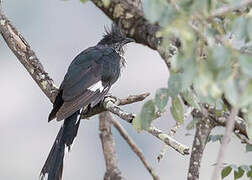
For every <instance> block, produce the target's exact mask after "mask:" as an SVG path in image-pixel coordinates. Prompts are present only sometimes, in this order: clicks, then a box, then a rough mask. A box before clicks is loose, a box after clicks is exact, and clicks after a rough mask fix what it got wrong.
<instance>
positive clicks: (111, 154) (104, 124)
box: [99, 111, 123, 180]
mask: <svg viewBox="0 0 252 180" xmlns="http://www.w3.org/2000/svg"><path fill="white" fill-rule="evenodd" d="M111 121H112V116H111V114H110V113H109V112H107V111H106V112H103V113H101V114H100V115H99V130H100V138H101V143H102V149H103V154H104V159H105V162H106V173H105V175H104V180H122V179H123V177H122V175H121V171H120V170H119V168H118V167H117V156H116V151H115V141H114V138H113V135H112V132H111Z"/></svg>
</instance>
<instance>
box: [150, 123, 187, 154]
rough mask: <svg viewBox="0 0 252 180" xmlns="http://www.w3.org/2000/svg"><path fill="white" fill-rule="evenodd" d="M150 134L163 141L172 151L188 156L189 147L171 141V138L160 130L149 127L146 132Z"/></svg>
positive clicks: (173, 140)
mask: <svg viewBox="0 0 252 180" xmlns="http://www.w3.org/2000/svg"><path fill="white" fill-rule="evenodd" d="M148 132H149V133H150V134H152V135H153V136H155V137H157V138H158V139H159V140H161V141H163V142H164V143H165V144H167V145H168V146H170V147H172V148H173V149H174V150H176V151H177V152H179V153H180V154H182V155H188V154H189V147H187V146H185V145H183V144H181V143H180V142H178V141H176V140H175V139H173V138H172V137H171V136H169V135H167V134H165V133H163V132H162V131H161V130H159V129H157V128H156V127H154V126H151V127H150V128H149V130H148Z"/></svg>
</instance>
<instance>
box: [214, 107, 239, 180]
mask: <svg viewBox="0 0 252 180" xmlns="http://www.w3.org/2000/svg"><path fill="white" fill-rule="evenodd" d="M238 111H239V109H238V108H237V107H233V108H232V110H231V113H230V116H229V118H228V119H227V123H226V131H225V135H224V138H223V140H222V143H221V147H220V150H219V153H218V157H217V165H216V166H215V168H214V172H213V175H212V178H211V179H212V180H216V179H218V176H219V172H220V169H221V165H222V162H223V159H224V155H225V151H226V149H227V146H228V142H229V141H230V138H231V133H232V132H233V129H234V124H235V117H236V116H237V114H238Z"/></svg>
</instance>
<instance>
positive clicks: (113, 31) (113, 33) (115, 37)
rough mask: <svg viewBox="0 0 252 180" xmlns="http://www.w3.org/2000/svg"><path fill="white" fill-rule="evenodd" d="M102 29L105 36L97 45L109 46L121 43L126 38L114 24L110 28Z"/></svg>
mask: <svg viewBox="0 0 252 180" xmlns="http://www.w3.org/2000/svg"><path fill="white" fill-rule="evenodd" d="M104 29H105V34H104V35H103V38H102V40H101V41H100V42H99V43H98V44H102V45H105V44H107V45H111V44H114V43H120V42H123V40H124V39H125V38H126V36H125V34H124V33H123V32H122V30H121V29H120V27H118V26H117V25H116V24H114V23H113V24H112V25H111V28H108V27H105V28H104Z"/></svg>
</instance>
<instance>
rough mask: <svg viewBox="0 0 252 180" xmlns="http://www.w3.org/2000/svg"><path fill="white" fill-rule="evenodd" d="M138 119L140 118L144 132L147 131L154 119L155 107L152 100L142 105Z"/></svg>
mask: <svg viewBox="0 0 252 180" xmlns="http://www.w3.org/2000/svg"><path fill="white" fill-rule="evenodd" d="M140 117H141V128H142V129H144V130H148V129H149V127H150V125H151V122H152V121H153V119H154V117H155V106H154V103H153V101H152V100H149V101H147V102H146V103H144V105H143V107H142V110H141V114H140Z"/></svg>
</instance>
